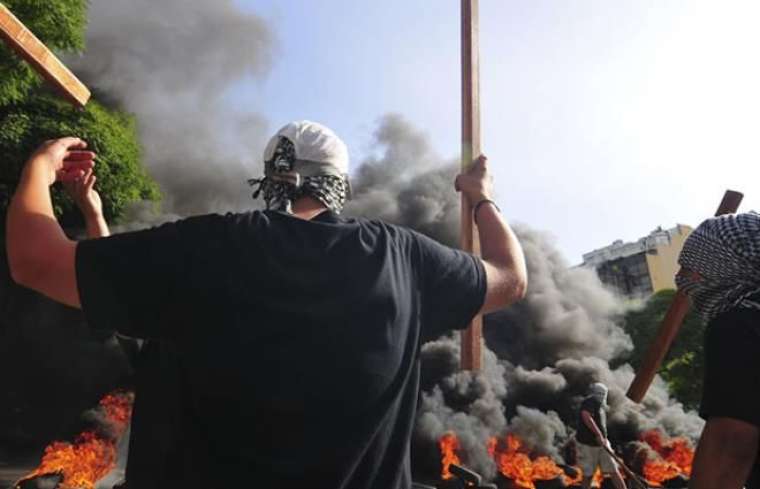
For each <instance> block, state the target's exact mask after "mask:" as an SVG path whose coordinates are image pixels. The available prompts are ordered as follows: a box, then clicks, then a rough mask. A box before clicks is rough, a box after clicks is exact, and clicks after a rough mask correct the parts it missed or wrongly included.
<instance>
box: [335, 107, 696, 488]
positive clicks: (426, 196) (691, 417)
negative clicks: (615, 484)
mask: <svg viewBox="0 0 760 489" xmlns="http://www.w3.org/2000/svg"><path fill="white" fill-rule="evenodd" d="M375 144H376V149H377V151H378V153H379V154H380V156H379V157H372V158H369V159H367V160H366V161H364V162H362V166H360V167H359V171H358V172H357V174H356V177H355V182H354V184H355V186H354V188H355V200H354V201H353V202H351V203H350V205H349V206H348V208H347V211H348V212H350V213H352V214H355V215H366V216H371V217H381V218H383V219H386V220H388V221H391V222H395V223H398V224H402V225H406V226H410V227H412V228H415V229H417V230H419V231H422V232H424V233H426V234H429V235H431V236H433V237H435V238H436V239H439V240H440V241H443V242H445V243H447V244H453V243H455V242H456V236H457V232H458V230H457V228H458V221H459V198H458V195H457V194H456V193H455V192H454V189H453V180H454V177H455V175H456V173H457V167H456V164H455V163H454V162H452V161H451V160H448V161H447V160H445V159H444V158H441V157H440V156H438V155H437V154H436V153H435V152H434V151H433V149H432V148H431V146H430V144H429V142H428V140H427V138H426V137H425V135H424V133H421V132H420V131H419V130H417V129H415V128H413V127H411V126H410V125H409V123H407V122H405V121H404V120H403V119H402V118H401V117H400V116H398V115H389V116H386V117H384V118H383V119H381V121H380V124H379V127H378V129H377V130H376V132H375ZM506 213H507V217H510V216H509V210H508V209H506ZM514 227H515V231H516V233H517V234H518V237H519V238H520V242H521V243H522V246H523V248H524V250H525V255H526V259H527V262H528V273H529V287H528V293H527V296H526V298H525V300H523V301H521V302H520V303H519V304H516V305H514V306H512V307H510V308H508V309H506V310H504V311H500V312H498V313H495V314H492V315H490V316H489V317H487V318H486V321H485V327H484V335H485V338H486V346H487V348H486V350H485V357H484V368H483V371H482V372H478V373H471V372H461V371H459V370H458V365H459V337H458V335H454V336H451V337H444V338H440V339H438V340H436V341H433V342H430V343H427V344H426V345H424V346H423V348H422V358H423V379H422V385H423V392H422V395H421V402H420V407H419V410H418V419H417V430H416V434H415V440H414V450H413V453H414V454H415V455H416V457H415V471H416V473H417V475H418V477H419V478H421V479H426V478H430V477H433V476H434V475H435V474H436V473H437V471H438V470H440V465H439V463H440V454H439V452H438V447H437V441H438V439H439V438H440V437H441V436H442V435H443V434H445V433H446V432H449V431H453V432H455V433H456V434H457V435H458V438H459V441H460V444H461V447H462V448H461V451H460V453H461V454H462V455H463V458H464V462H465V463H467V464H468V465H469V466H471V467H472V468H473V469H475V470H478V471H480V472H482V473H483V474H484V475H487V476H493V475H495V470H496V468H495V465H494V463H493V460H492V459H491V457H490V456H489V455H488V453H487V450H486V446H487V440H488V438H490V437H492V436H502V435H504V434H505V433H506V432H511V433H515V434H517V435H518V436H520V437H521V438H522V439H523V441H524V442H525V444H526V446H527V447H528V448H529V449H531V450H533V451H534V452H535V454H545V455H550V456H552V457H553V458H554V459H556V460H562V454H563V453H562V448H563V447H564V445H565V444H566V443H567V442H568V441H569V440H570V439H571V438H572V435H573V434H574V428H575V426H576V418H577V416H578V413H577V410H578V407H579V405H580V402H581V401H582V399H583V397H584V396H585V395H586V392H587V389H588V386H589V384H591V383H593V382H597V381H601V382H604V383H605V384H607V385H608V386H609V388H610V395H609V404H610V413H609V422H608V424H609V429H610V437H611V439H612V441H613V442H614V443H618V444H624V443H627V442H630V441H632V440H634V439H636V438H637V437H638V435H639V434H640V433H641V432H642V431H645V430H648V429H651V428H659V429H661V430H663V431H664V432H665V433H666V434H668V435H671V436H676V435H678V436H686V437H688V438H690V439H692V440H696V438H697V437H698V435H699V432H700V431H701V428H702V421H701V420H700V419H699V418H698V417H697V416H696V414H695V413H693V412H685V411H684V409H683V407H682V406H681V405H680V404H679V403H677V402H676V401H674V400H673V399H671V398H670V396H669V394H668V392H667V388H666V386H665V384H664V382H662V381H661V380H660V379H657V381H656V382H655V384H654V385H653V386H652V388H651V389H650V391H649V394H648V395H647V397H646V399H645V401H644V403H643V404H641V405H637V404H635V403H633V402H631V401H630V400H628V398H627V397H626V396H625V391H626V390H627V388H628V386H629V385H630V383H631V380H632V378H633V371H632V369H631V368H630V367H629V366H628V365H623V366H620V367H618V368H615V369H612V368H610V362H613V363H614V361H616V360H617V359H619V358H621V357H623V356H624V355H625V354H626V353H627V352H629V351H630V350H631V348H632V344H631V340H630V338H629V337H628V335H627V334H626V333H625V332H624V331H623V330H622V329H621V328H620V326H619V325H618V324H617V322H618V320H619V319H620V317H621V315H622V314H623V313H624V312H625V308H626V306H625V305H624V303H623V302H622V301H621V300H620V299H619V298H618V297H616V296H615V295H614V294H613V293H612V292H611V291H609V290H608V289H606V288H605V287H604V286H603V285H602V283H601V282H600V281H599V279H598V278H597V277H596V275H595V274H594V273H593V272H592V271H589V270H586V269H580V268H570V267H569V265H568V263H567V262H566V261H565V260H564V259H563V257H562V256H561V255H560V253H559V252H558V251H557V249H556V247H555V246H554V244H553V243H552V240H551V238H550V237H549V236H548V235H547V234H545V233H541V232H537V231H534V230H532V229H531V228H529V227H528V226H525V225H516V226H514ZM442 306H443V305H442ZM618 363H619V362H618Z"/></svg>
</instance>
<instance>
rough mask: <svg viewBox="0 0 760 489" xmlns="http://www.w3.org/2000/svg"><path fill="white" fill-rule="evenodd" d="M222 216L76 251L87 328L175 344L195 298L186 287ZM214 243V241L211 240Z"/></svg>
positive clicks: (92, 242) (97, 241) (86, 244)
mask: <svg viewBox="0 0 760 489" xmlns="http://www.w3.org/2000/svg"><path fill="white" fill-rule="evenodd" d="M222 220H223V218H222V217H221V216H215V215H210V216H201V217H197V218H191V219H187V220H183V221H178V222H176V223H170V224H164V225H163V226H160V227H157V228H153V229H149V230H145V231H138V232H132V233H125V234H119V235H115V236H111V237H108V238H100V239H94V240H86V241H81V242H80V243H79V244H78V245H77V251H76V274H77V287H78V289H79V299H80V302H81V304H82V310H83V311H84V313H85V316H86V317H87V321H88V323H89V324H90V325H91V326H93V327H98V328H110V329H115V330H116V331H118V332H119V333H122V334H124V335H127V336H133V337H138V338H160V339H176V338H177V336H178V334H179V333H181V332H182V329H183V328H184V327H189V324H188V321H189V320H190V318H192V306H193V304H195V302H196V300H197V298H196V297H194V295H197V293H196V292H193V288H192V287H190V285H189V284H190V283H191V282H192V280H191V278H193V273H194V269H195V268H196V265H197V262H198V260H199V257H201V256H202V255H203V250H204V249H207V248H208V243H209V239H210V238H209V237H210V236H212V237H213V236H216V237H218V236H220V235H221V234H222V233H220V232H219V231H220V229H219V227H220V224H221V222H222ZM212 239H216V238H212Z"/></svg>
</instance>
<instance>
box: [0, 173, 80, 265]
mask: <svg viewBox="0 0 760 489" xmlns="http://www.w3.org/2000/svg"><path fill="white" fill-rule="evenodd" d="M49 179H50V175H49V169H48V168H46V167H45V165H44V164H40V163H38V162H36V161H32V162H30V163H29V164H28V165H27V166H26V167H25V168H24V171H23V173H22V176H21V181H20V182H19V185H18V188H17V189H16V193H15V195H14V197H13V200H12V201H11V205H10V207H9V209H8V219H7V230H6V231H7V251H8V262H9V264H10V268H11V273H12V274H13V275H14V277H17V276H18V277H21V278H22V279H23V278H25V277H27V276H29V275H32V274H33V272H34V269H35V268H36V267H38V266H40V264H39V260H38V257H39V256H40V255H41V253H42V250H43V248H44V246H45V244H46V243H48V242H50V241H51V240H52V241H58V240H66V239H68V238H66V236H65V234H64V233H63V230H62V229H61V227H60V226H59V225H58V221H56V219H55V214H54V213H53V203H52V201H51V199H50V190H49V187H48V183H49Z"/></svg>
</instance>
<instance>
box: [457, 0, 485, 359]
mask: <svg viewBox="0 0 760 489" xmlns="http://www.w3.org/2000/svg"><path fill="white" fill-rule="evenodd" d="M478 21H479V15H478V0H462V169H463V170H465V169H467V168H469V167H470V165H472V163H473V162H474V161H475V158H477V157H478V156H479V155H480V53H479V22H478ZM461 226H462V229H461V238H460V246H461V248H462V250H464V251H467V252H470V253H479V252H480V245H479V243H478V236H477V230H476V229H475V223H474V222H473V219H472V208H471V207H470V203H469V202H468V201H467V199H466V198H465V197H464V195H462V216H461ZM482 331H483V318H482V317H481V316H477V317H475V318H474V319H473V320H472V322H471V323H470V326H469V327H468V328H467V329H466V330H465V331H462V350H461V367H462V369H464V370H480V368H481V363H482V352H481V342H482V339H481V338H482Z"/></svg>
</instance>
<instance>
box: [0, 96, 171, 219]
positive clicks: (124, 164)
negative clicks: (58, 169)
mask: <svg viewBox="0 0 760 489" xmlns="http://www.w3.org/2000/svg"><path fill="white" fill-rule="evenodd" d="M0 127H2V128H3V130H2V132H0V158H2V161H3V166H2V167H0V182H8V183H6V185H7V186H8V187H12V186H13V184H12V182H14V181H16V180H17V179H18V175H19V173H20V172H21V169H22V168H23V165H24V163H25V161H26V158H27V157H28V155H29V154H31V153H32V152H33V151H34V149H35V148H36V147H37V146H38V145H39V143H40V142H41V141H45V140H47V139H52V138H57V137H61V136H66V135H76V136H77V137H80V138H82V139H84V140H85V141H87V142H88V144H89V147H90V148H91V149H92V150H93V151H95V152H96V153H97V154H98V159H97V165H96V174H97V177H98V189H99V191H100V194H101V198H102V199H103V210H104V213H105V216H106V219H108V220H112V219H115V218H117V217H118V216H119V215H120V214H121V212H122V211H123V209H124V207H125V206H126V205H127V204H129V203H130V202H134V201H137V200H155V199H157V198H158V196H159V194H158V188H157V186H156V184H155V183H153V181H152V180H150V178H149V177H148V176H147V175H146V173H145V170H144V169H143V167H142V166H141V165H140V163H139V162H140V147H139V144H138V142H137V135H136V130H135V122H134V119H133V118H132V117H129V116H127V115H125V114H124V113H121V112H119V111H111V110H108V109H106V108H104V107H103V106H101V105H100V104H98V103H97V102H94V101H93V102H90V103H89V104H88V105H87V108H86V110H77V109H74V108H73V107H71V106H70V105H68V104H67V103H66V102H63V101H60V100H58V99H56V98H54V97H52V96H36V97H34V98H31V99H30V100H28V101H26V102H25V103H22V104H14V105H11V106H8V107H4V108H0ZM8 193H9V192H8ZM53 201H54V203H55V207H56V211H57V212H58V214H59V215H60V216H61V217H62V219H63V220H64V222H65V223H66V224H75V223H77V222H78V216H79V213H78V212H77V211H76V209H75V207H74V204H73V202H72V201H71V199H69V198H68V196H66V195H65V193H64V192H63V191H62V189H61V188H60V187H58V186H56V187H54V188H53Z"/></svg>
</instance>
